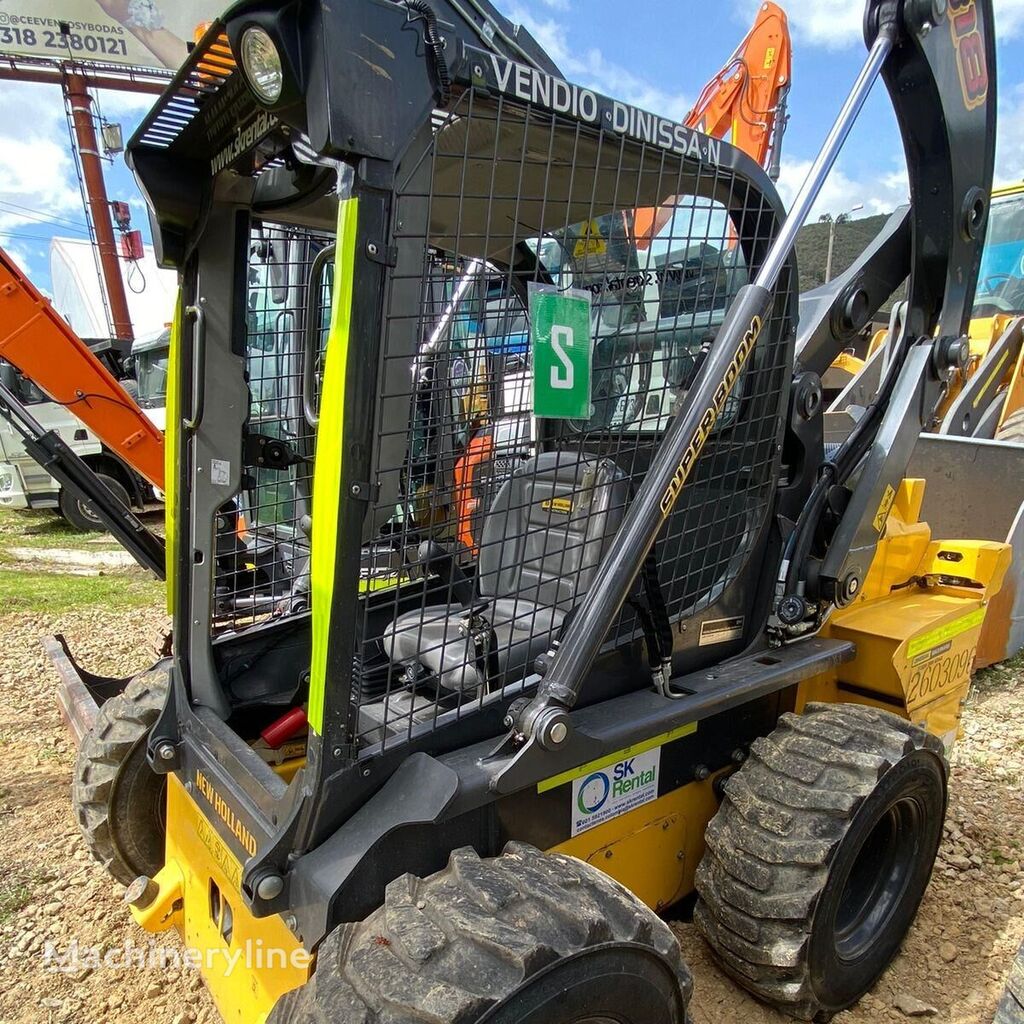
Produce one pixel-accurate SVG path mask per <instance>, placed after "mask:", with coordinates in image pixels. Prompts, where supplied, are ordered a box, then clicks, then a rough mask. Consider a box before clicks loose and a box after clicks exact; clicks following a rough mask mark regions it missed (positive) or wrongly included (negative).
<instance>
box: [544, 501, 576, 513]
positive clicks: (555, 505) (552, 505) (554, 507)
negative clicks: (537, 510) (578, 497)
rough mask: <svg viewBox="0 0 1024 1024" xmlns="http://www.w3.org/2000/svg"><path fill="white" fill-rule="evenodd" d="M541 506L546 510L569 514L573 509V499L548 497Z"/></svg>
mask: <svg viewBox="0 0 1024 1024" xmlns="http://www.w3.org/2000/svg"><path fill="white" fill-rule="evenodd" d="M540 507H541V508H542V509H544V511H545V512H561V513H562V514H563V515H568V514H569V513H570V512H571V511H572V499H571V498H548V499H547V501H542V502H541V503H540Z"/></svg>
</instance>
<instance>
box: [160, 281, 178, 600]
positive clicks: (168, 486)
mask: <svg viewBox="0 0 1024 1024" xmlns="http://www.w3.org/2000/svg"><path fill="white" fill-rule="evenodd" d="M181 306H182V297H181V289H180V288H179V289H178V301H177V302H176V303H175V305H174V320H173V322H172V323H171V340H170V343H169V347H168V352H167V397H166V399H165V406H166V411H165V413H164V534H165V541H164V559H165V563H166V564H165V572H166V573H167V614H168V615H173V614H174V595H175V586H174V582H175V567H176V564H177V559H178V551H177V543H176V542H177V537H178V526H177V520H176V519H175V515H176V512H177V509H175V507H174V502H175V500H176V498H177V494H178V434H179V432H180V430H181V381H180V379H179V377H180V374H181Z"/></svg>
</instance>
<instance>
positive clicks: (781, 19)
mask: <svg viewBox="0 0 1024 1024" xmlns="http://www.w3.org/2000/svg"><path fill="white" fill-rule="evenodd" d="M792 57H793V51H792V44H791V41H790V37H789V23H788V21H787V19H786V12H785V11H784V10H783V9H782V8H781V7H779V6H778V5H777V4H773V3H764V4H762V5H761V9H760V10H759V11H758V13H757V17H756V18H755V20H754V25H753V28H751V30H750V32H748V33H747V35H746V37H745V38H744V40H743V42H741V43H740V45H739V46H738V47H737V48H736V52H735V53H733V55H732V56H731V57H730V58H729V60H728V61H727V62H726V64H725V67H723V68H722V70H721V71H719V72H718V74H717V75H715V77H714V78H712V79H711V81H710V82H708V84H707V85H705V86H704V89H703V91H702V92H701V94H700V96H699V97H698V99H697V102H696V103H695V104H694V105H693V109H692V110H691V111H690V112H689V114H687V115H686V126H687V127H688V128H696V129H697V131H700V132H704V134H705V135H712V136H715V137H716V138H727V137H729V141H730V142H731V143H732V144H733V145H734V146H736V147H737V148H739V149H742V150H743V151H744V152H745V153H746V154H748V155H749V156H751V157H753V159H755V160H756V161H757V162H758V163H759V164H761V166H762V167H765V168H769V167H775V168H776V169H777V167H778V162H779V161H778V158H779V153H780V151H781V143H782V133H783V131H784V130H785V97H786V94H787V93H788V92H789V83H790V77H791V75H792ZM769 158H770V159H771V163H770V164H769ZM773 177H777V175H774V176H773Z"/></svg>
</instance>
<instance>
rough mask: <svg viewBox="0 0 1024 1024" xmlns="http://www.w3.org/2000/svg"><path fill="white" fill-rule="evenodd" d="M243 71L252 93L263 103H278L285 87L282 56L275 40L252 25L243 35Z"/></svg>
mask: <svg viewBox="0 0 1024 1024" xmlns="http://www.w3.org/2000/svg"><path fill="white" fill-rule="evenodd" d="M241 51H242V61H241V63H242V69H243V70H244V71H245V77H246V78H247V79H248V80H249V85H250V86H251V87H252V91H253V92H254V93H256V96H257V98H258V99H260V100H261V101H262V102H263V103H276V102H277V101H278V100H279V99H280V98H281V89H282V88H283V86H284V71H283V70H282V67H281V55H280V54H279V53H278V52H277V47H276V46H275V45H274V40H273V39H271V38H270V35H269V33H268V32H267V31H266V30H265V29H262V28H260V27H259V26H258V25H250V26H249V28H247V29H246V30H245V31H244V32H243V33H242V44H241Z"/></svg>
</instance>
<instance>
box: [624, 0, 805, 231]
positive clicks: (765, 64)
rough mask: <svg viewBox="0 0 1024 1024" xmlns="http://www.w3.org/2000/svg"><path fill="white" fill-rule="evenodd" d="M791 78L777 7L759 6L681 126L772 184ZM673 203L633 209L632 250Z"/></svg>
mask: <svg viewBox="0 0 1024 1024" xmlns="http://www.w3.org/2000/svg"><path fill="white" fill-rule="evenodd" d="M792 73H793V44H792V40H791V39H790V35H789V20H788V19H787V17H786V12H785V11H784V10H783V9H782V8H781V7H779V5H778V4H774V3H770V2H766V3H763V4H762V5H761V8H760V10H759V11H758V12H757V17H756V18H755V19H754V24H753V27H752V28H751V29H750V31H749V32H748V33H747V34H746V36H745V37H744V38H743V41H742V42H741V43H740V45H739V46H737V47H736V49H735V51H734V52H733V54H732V56H731V57H730V58H729V59H728V60H727V61H726V62H725V66H724V67H723V68H722V70H721V71H719V72H718V74H717V75H715V76H714V77H713V78H712V79H711V80H710V81H709V82H708V83H707V85H705V86H704V88H703V89H702V90H701V93H700V96H698V97H697V102H696V103H695V104H694V105H693V108H692V109H691V110H690V112H689V113H688V114H687V115H686V119H685V121H684V122H683V123H684V124H685V125H686V127H687V128H695V129H696V130H697V131H699V132H703V133H704V134H705V135H710V136H712V137H713V138H716V139H723V140H725V141H727V142H730V143H732V145H734V146H735V147H736V148H737V149H741V150H743V152H744V153H746V154H747V156H749V157H751V158H752V159H754V160H756V161H757V162H758V163H759V164H760V165H761V166H762V167H763V168H765V170H766V171H767V172H768V176H769V177H770V178H771V179H772V181H778V178H779V171H780V168H781V162H782V137H783V135H784V134H785V131H786V122H787V121H788V120H789V118H788V116H787V114H786V97H787V96H788V95H789V87H790V81H791V78H792ZM674 209H675V200H674V198H673V199H670V200H669V201H668V202H666V203H665V204H663V205H662V206H659V207H653V206H652V207H647V208H645V209H641V210H637V211H636V216H635V219H634V230H635V232H636V237H637V248H638V249H646V248H647V247H648V246H649V245H650V243H651V240H652V239H653V238H654V237H655V236H656V235H657V234H658V232H659V231H660V230H661V229H662V228H663V227H664V226H665V224H667V223H668V221H669V220H670V219H671V217H672V214H673V211H674Z"/></svg>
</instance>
